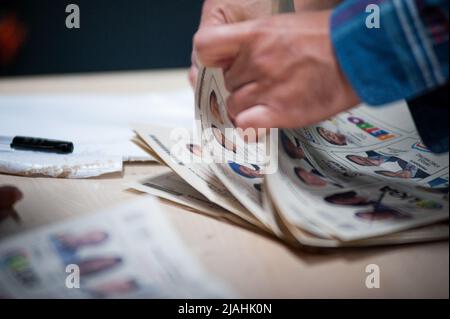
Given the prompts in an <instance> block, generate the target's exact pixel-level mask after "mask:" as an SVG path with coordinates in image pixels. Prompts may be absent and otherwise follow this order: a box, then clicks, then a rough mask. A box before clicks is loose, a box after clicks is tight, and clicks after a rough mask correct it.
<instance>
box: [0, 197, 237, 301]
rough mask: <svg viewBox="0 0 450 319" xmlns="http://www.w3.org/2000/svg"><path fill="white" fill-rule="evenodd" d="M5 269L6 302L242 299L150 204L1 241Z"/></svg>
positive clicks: (0, 293) (0, 274) (1, 281)
mask: <svg viewBox="0 0 450 319" xmlns="http://www.w3.org/2000/svg"><path fill="white" fill-rule="evenodd" d="M0 265H1V268H0V298H26V299H29V298H32V299H41V298H56V299H59V298H63V299H68V298H70V299H90V298H94V299H98V298H102V299H104V298H108V299H110V298H120V299H136V298H139V299H140V298H145V299H148V298H152V299H160V298H183V299H184V298H232V297H236V295H235V293H234V292H232V291H231V290H230V289H229V288H228V287H226V286H225V285H224V284H223V283H222V282H220V281H219V280H217V279H216V278H214V277H212V276H211V275H209V274H208V273H207V272H206V271H205V270H204V269H203V267H202V266H201V265H200V264H199V263H198V262H197V260H195V258H194V257H193V256H192V255H191V254H190V253H189V251H188V249H187V248H186V247H185V246H184V244H183V243H182V242H181V240H180V239H179V238H178V236H177V235H176V234H175V232H174V230H173V229H172V227H171V225H170V223H169V221H168V220H167V219H166V217H165V215H164V214H163V213H162V212H161V211H160V207H159V206H158V203H157V202H156V200H155V199H153V198H152V197H148V198H147V199H144V200H139V201H136V202H130V203H127V204H124V205H122V206H118V207H114V208H112V209H109V210H106V211H104V212H98V213H95V214H93V215H89V216H88V217H84V218H82V219H78V220H73V221H69V222H65V223H62V224H58V225H52V226H49V227H45V228H43V229H40V230H36V231H34V232H31V233H27V234H25V235H18V236H16V237H11V238H8V239H6V240H3V241H2V242H0Z"/></svg>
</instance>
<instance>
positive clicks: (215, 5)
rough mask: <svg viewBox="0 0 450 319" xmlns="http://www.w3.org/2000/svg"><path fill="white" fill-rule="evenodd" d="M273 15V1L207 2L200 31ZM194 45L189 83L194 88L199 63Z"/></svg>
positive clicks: (232, 0)
mask: <svg viewBox="0 0 450 319" xmlns="http://www.w3.org/2000/svg"><path fill="white" fill-rule="evenodd" d="M271 14H272V1H271V0H206V1H205V2H204V4H203V10H202V17H201V21H200V27H199V31H201V30H203V29H204V28H207V27H210V26H219V25H225V24H230V23H236V22H242V21H247V20H251V19H258V18H263V17H268V16H270V15H271ZM196 51H197V48H196V46H195V43H194V48H193V50H192V56H191V59H192V65H191V68H190V70H189V81H190V83H191V85H192V87H195V85H196V83H197V76H198V70H199V62H198V59H197V53H196Z"/></svg>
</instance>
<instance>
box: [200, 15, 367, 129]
mask: <svg viewBox="0 0 450 319" xmlns="http://www.w3.org/2000/svg"><path fill="white" fill-rule="evenodd" d="M330 14H331V11H328V10H327V11H317V12H304V13H296V14H285V15H278V16H274V17H270V18H268V19H264V20H258V21H247V22H242V23H236V24H233V25H224V26H213V27H209V28H204V29H203V30H201V31H199V32H198V33H197V35H196V37H195V44H196V48H197V53H198V57H199V60H200V61H201V63H202V64H203V65H205V66H206V67H221V68H223V69H224V76H225V84H226V87H227V89H228V91H229V92H230V96H229V98H228V101H227V108H228V113H229V116H230V118H231V119H232V120H234V122H235V124H236V126H237V127H240V128H242V129H247V128H255V129H258V128H276V127H278V128H298V127H305V126H308V125H312V124H315V123H317V122H319V121H322V120H325V119H328V118H330V117H331V116H333V115H335V114H338V113H340V112H342V111H344V110H346V109H349V108H351V107H354V106H356V105H357V104H358V103H359V99H358V97H357V96H356V94H355V92H354V90H353V89H352V87H351V86H350V84H349V82H348V81H347V79H346V78H345V76H344V74H343V73H342V71H341V70H340V67H339V65H338V62H337V60H336V58H335V55H334V50H333V46H332V43H331V39H330V34H329V33H330V32H329V31H330V30H329V29H330V26H329V20H330Z"/></svg>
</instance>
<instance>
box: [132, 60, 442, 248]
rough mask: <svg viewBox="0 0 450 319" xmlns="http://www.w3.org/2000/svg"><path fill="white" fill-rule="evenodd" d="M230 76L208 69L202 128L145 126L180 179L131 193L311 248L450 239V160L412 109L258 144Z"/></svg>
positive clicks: (365, 113)
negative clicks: (434, 147)
mask: <svg viewBox="0 0 450 319" xmlns="http://www.w3.org/2000/svg"><path fill="white" fill-rule="evenodd" d="M228 96H229V93H228V92H227V91H226V89H225V86H224V80H223V74H222V71H221V70H217V69H203V70H202V72H201V73H200V76H199V83H198V85H197V91H196V103H195V110H196V127H195V128H194V130H193V131H191V132H189V131H187V130H186V129H183V128H180V127H157V126H150V125H149V126H146V127H136V132H137V133H138V135H139V137H140V138H141V140H142V141H143V142H145V143H146V144H147V146H148V147H149V148H150V149H151V150H152V152H153V153H154V154H156V155H157V156H158V157H159V158H160V159H161V160H162V161H163V162H164V163H165V164H166V165H167V166H168V167H170V168H171V169H172V173H165V174H163V175H160V176H149V177H148V178H146V179H143V180H142V181H139V182H138V183H133V184H130V185H128V186H129V187H131V188H134V189H136V190H139V191H142V192H147V193H151V194H153V195H156V196H159V197H162V198H165V199H167V200H171V201H174V202H177V203H179V204H182V205H185V206H188V207H190V208H192V209H194V210H198V211H202V212H206V213H207V214H210V215H212V216H215V217H218V218H226V219H228V220H230V221H232V222H236V223H239V224H241V225H251V226H252V227H256V228H258V229H260V230H261V231H264V232H267V233H269V234H271V235H273V236H276V237H278V238H280V239H281V240H283V241H285V242H287V243H289V244H291V245H296V246H303V247H322V248H334V247H358V246H374V245H389V244H405V243H413V242H424V241H434V240H443V239H448V236H449V227H448V217H449V206H448V180H449V177H448V174H449V158H448V153H447V154H443V155H436V154H433V153H431V152H430V151H429V150H428V149H427V148H426V146H425V145H424V144H423V143H422V141H421V139H420V136H419V135H418V133H417V130H416V128H415V125H414V122H413V120H412V118H411V115H410V113H409V110H408V108H407V105H406V104H404V103H397V104H393V105H387V106H384V107H382V108H374V107H369V106H364V105H362V106H360V107H358V108H355V109H353V110H350V111H348V112H345V113H342V114H339V115H337V116H335V117H334V118H332V119H329V120H327V121H325V122H322V123H319V124H317V125H314V126H312V127H307V128H301V129H287V130H285V129H283V130H277V129H272V130H270V134H268V135H267V136H265V137H264V138H263V137H261V135H260V136H259V138H258V139H255V138H254V139H253V140H256V142H252V139H246V138H245V137H244V136H243V134H242V132H239V131H238V129H236V128H235V127H234V125H233V123H232V121H231V120H230V119H229V118H228V115H227V110H226V100H227V97H228Z"/></svg>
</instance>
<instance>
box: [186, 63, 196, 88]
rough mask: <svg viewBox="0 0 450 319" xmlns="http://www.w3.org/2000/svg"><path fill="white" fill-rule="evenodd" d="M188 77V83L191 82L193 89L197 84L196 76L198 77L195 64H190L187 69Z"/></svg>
mask: <svg viewBox="0 0 450 319" xmlns="http://www.w3.org/2000/svg"><path fill="white" fill-rule="evenodd" d="M188 78H189V83H190V84H191V87H192V88H193V89H195V87H196V85H197V78H198V68H197V67H196V66H191V68H190V69H189V74H188Z"/></svg>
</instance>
